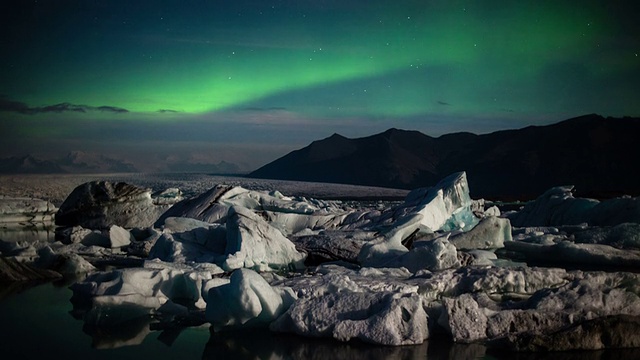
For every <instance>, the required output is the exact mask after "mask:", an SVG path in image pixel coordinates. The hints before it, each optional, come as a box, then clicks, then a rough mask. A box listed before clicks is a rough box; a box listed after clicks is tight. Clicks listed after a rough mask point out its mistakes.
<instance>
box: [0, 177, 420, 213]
mask: <svg viewBox="0 0 640 360" xmlns="http://www.w3.org/2000/svg"><path fill="white" fill-rule="evenodd" d="M102 180H104V181H112V182H118V181H122V182H126V183H129V184H132V185H136V186H140V187H144V188H150V189H152V190H153V191H158V190H164V189H167V188H179V189H180V190H181V191H182V192H183V193H184V196H185V197H191V196H195V195H198V194H201V193H203V192H205V191H207V190H209V189H210V188H212V187H213V186H215V185H218V184H226V185H236V186H242V187H244V188H246V189H249V190H261V191H273V190H278V191H280V192H281V193H282V194H284V195H287V196H305V197H312V198H318V199H353V200H376V199H379V200H400V199H402V198H404V197H405V195H406V194H407V193H408V190H402V189H389V188H380V187H371V186H358V185H345V184H329V183H317V182H301V181H286V180H266V179H252V178H245V177H239V176H219V175H207V174H196V173H127V174H50V175H40V174H24V175H0V195H6V196H14V197H33V198H39V199H45V200H49V201H51V202H52V203H53V204H54V205H56V206H60V204H62V202H63V201H64V200H65V199H66V198H67V196H68V195H69V194H70V193H71V191H73V189H74V188H75V187H77V186H78V185H81V184H83V183H86V182H89V181H102Z"/></svg>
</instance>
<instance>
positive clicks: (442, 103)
mask: <svg viewBox="0 0 640 360" xmlns="http://www.w3.org/2000/svg"><path fill="white" fill-rule="evenodd" d="M438 104H439V105H445V106H451V104H449V103H448V102H444V101H438Z"/></svg>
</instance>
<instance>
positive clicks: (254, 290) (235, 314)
mask: <svg viewBox="0 0 640 360" xmlns="http://www.w3.org/2000/svg"><path fill="white" fill-rule="evenodd" d="M294 297H295V295H293V292H291V291H288V290H279V291H276V290H274V289H273V288H272V287H271V285H269V283H267V281H266V280H264V279H263V278H262V276H260V275H259V274H258V273H256V272H255V271H252V270H249V269H240V270H237V271H235V272H234V273H233V274H231V278H230V282H229V283H228V284H224V285H220V286H217V287H212V288H211V289H210V290H209V294H208V299H207V301H208V303H207V309H206V312H205V317H206V319H207V321H209V322H211V323H212V325H213V326H214V328H217V329H220V328H224V327H240V326H261V325H262V326H265V325H268V324H269V323H270V322H271V321H273V320H275V319H276V318H277V317H278V316H280V314H282V313H283V312H284V311H285V310H286V307H285V305H291V302H292V299H293V298H294ZM285 300H286V301H285Z"/></svg>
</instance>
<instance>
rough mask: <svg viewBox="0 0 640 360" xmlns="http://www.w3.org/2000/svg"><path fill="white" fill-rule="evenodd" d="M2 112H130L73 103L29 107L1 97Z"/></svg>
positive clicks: (109, 107) (121, 109) (111, 107)
mask: <svg viewBox="0 0 640 360" xmlns="http://www.w3.org/2000/svg"><path fill="white" fill-rule="evenodd" d="M0 111H5V112H16V113H20V114H29V115H33V114H41V113H52V112H53V113H61V112H79V113H86V112H88V111H102V112H113V113H127V112H129V110H127V109H123V108H119V107H116V106H88V105H76V104H71V103H66V102H65V103H59V104H54V105H47V106H38V107H30V106H29V105H27V104H25V103H23V102H20V101H13V100H8V99H6V98H3V97H0Z"/></svg>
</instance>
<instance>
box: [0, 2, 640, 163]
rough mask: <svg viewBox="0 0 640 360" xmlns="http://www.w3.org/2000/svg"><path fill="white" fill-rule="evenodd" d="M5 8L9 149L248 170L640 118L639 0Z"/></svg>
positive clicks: (4, 117)
mask: <svg viewBox="0 0 640 360" xmlns="http://www.w3.org/2000/svg"><path fill="white" fill-rule="evenodd" d="M0 6H1V8H0V13H1V15H0V24H1V25H0V26H1V27H2V44H3V46H2V47H3V56H2V57H1V58H0V96H1V97H0V110H1V111H0V124H1V125H0V130H2V135H0V136H2V146H0V156H9V155H18V154H25V153H36V154H37V153H40V154H46V155H49V156H53V155H54V154H55V153H64V152H68V151H72V150H82V151H96V152H101V153H106V154H111V155H113V156H115V157H120V158H127V159H128V160H130V161H132V162H134V163H136V162H139V163H140V164H138V165H141V164H144V165H145V166H141V167H142V168H145V170H158V169H160V170H161V169H163V167H162V164H163V163H167V162H172V161H173V162H175V161H185V162H193V163H207V162H210V163H217V162H219V161H229V162H235V163H238V164H241V166H242V167H243V168H245V169H247V170H251V169H253V168H256V167H257V166H260V165H262V164H264V163H266V162H268V161H271V160H273V159H275V158H276V157H278V156H281V155H284V154H285V153H286V152H288V151H291V150H293V149H295V148H297V147H300V146H304V145H306V144H307V143H308V142H310V141H313V140H315V139H319V138H323V137H326V136H329V135H331V134H332V133H334V132H339V133H341V134H343V135H345V136H350V137H352V136H365V135H370V134H373V133H375V132H379V131H384V130H385V129H387V128H390V127H398V128H405V129H415V130H420V131H422V132H424V133H427V134H430V135H440V134H442V133H446V132H452V131H471V132H487V131H493V130H498V129H504V128H517V127H523V126H526V125H532V124H546V123H552V122H556V121H560V120H563V119H566V118H568V117H572V116H578V115H582V114H586V113H599V114H601V115H605V116H625V115H629V116H638V115H640V101H638V99H640V86H639V85H638V84H640V57H639V53H640V26H639V25H638V24H637V18H638V15H640V5H639V4H638V2H635V1H626V0H625V1H615V2H607V1H595V0H587V1H581V2H579V3H577V2H572V1H507V0H498V1H457V0H454V1H444V0H436V1H424V0H423V1H416V0H414V1H412V0H400V1H381V0H372V1H366V2H365V1H355V0H342V1H334V0H327V1H322V0H288V1H264V0H253V1H245V0H239V1H205V0H198V1H146V0H141V1H120V0H116V1H107V0H94V1H87V0H84V1H80V0H77V1H53V0H49V1H46V0H45V1H43V0H39V1H8V2H3V4H2V5H0ZM61 104H62V105H61ZM125 110H126V111H125Z"/></svg>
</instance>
